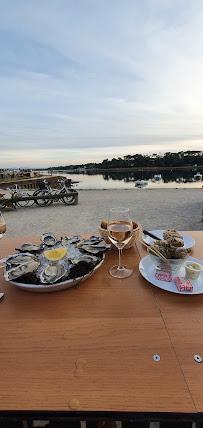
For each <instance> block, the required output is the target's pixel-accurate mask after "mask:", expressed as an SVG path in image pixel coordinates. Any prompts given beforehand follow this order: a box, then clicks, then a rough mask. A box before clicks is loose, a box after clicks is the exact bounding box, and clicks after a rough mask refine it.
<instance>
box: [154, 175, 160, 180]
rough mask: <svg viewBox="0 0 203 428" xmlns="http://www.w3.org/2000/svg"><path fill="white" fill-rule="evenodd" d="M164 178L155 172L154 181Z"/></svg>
mask: <svg viewBox="0 0 203 428" xmlns="http://www.w3.org/2000/svg"><path fill="white" fill-rule="evenodd" d="M161 179H162V176H161V174H154V181H160V180H161Z"/></svg>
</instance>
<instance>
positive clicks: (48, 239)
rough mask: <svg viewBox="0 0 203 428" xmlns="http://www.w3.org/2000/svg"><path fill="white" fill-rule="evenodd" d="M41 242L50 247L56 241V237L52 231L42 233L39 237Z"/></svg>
mask: <svg viewBox="0 0 203 428" xmlns="http://www.w3.org/2000/svg"><path fill="white" fill-rule="evenodd" d="M41 240H42V242H43V244H45V245H47V246H48V247H52V246H53V245H55V244H56V243H57V239H56V237H55V236H54V235H52V233H44V235H42V238H41Z"/></svg>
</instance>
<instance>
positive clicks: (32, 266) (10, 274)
mask: <svg viewBox="0 0 203 428" xmlns="http://www.w3.org/2000/svg"><path fill="white" fill-rule="evenodd" d="M38 266H39V261H37V260H31V261H30V262H27V263H24V264H21V265H19V266H16V267H14V268H11V269H10V270H7V271H5V272H4V277H5V279H6V280H7V281H12V280H13V281H15V279H17V278H20V277H21V276H25V275H27V274H28V273H34V272H35V271H36V270H37V268H38Z"/></svg>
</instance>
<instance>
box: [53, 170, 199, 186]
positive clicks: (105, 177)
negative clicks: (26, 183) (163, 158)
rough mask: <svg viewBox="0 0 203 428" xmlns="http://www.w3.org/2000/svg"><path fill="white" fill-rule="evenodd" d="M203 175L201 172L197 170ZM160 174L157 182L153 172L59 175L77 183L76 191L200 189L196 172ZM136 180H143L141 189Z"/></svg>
mask: <svg viewBox="0 0 203 428" xmlns="http://www.w3.org/2000/svg"><path fill="white" fill-rule="evenodd" d="M198 171H199V172H200V173H201V174H202V175H203V170H201V169H198ZM157 173H159V174H161V179H160V180H159V181H154V174H155V172H154V171H141V172H129V171H128V172H107V173H103V174H90V173H85V174H74V173H68V174H66V173H61V175H63V176H65V177H67V178H71V179H72V180H73V181H78V182H79V183H78V184H76V185H75V186H74V187H75V188H76V189H78V190H79V189H135V191H136V190H137V191H141V190H142V191H144V189H158V188H162V189H163V188H202V186H203V181H195V179H194V175H195V174H196V173H197V171H191V170H190V171H184V172H183V171H158V172H157ZM136 180H145V181H146V184H145V185H144V186H143V187H139V185H135V182H136Z"/></svg>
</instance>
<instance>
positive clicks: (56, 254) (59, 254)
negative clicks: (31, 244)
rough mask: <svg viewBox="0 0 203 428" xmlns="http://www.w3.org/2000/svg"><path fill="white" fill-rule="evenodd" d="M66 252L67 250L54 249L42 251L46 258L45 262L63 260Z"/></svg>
mask: <svg viewBox="0 0 203 428" xmlns="http://www.w3.org/2000/svg"><path fill="white" fill-rule="evenodd" d="M67 251H68V248H64V247H63V248H62V247H61V248H55V249H54V250H47V251H44V253H43V254H44V257H46V259H47V260H51V261H56V260H61V259H63V258H64V256H65V255H66V253H67Z"/></svg>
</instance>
